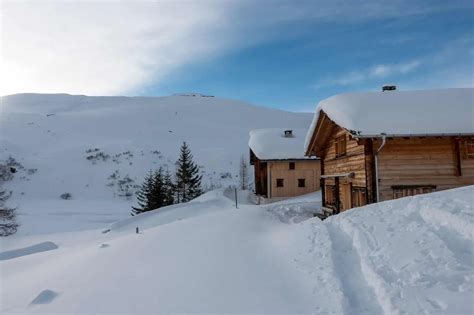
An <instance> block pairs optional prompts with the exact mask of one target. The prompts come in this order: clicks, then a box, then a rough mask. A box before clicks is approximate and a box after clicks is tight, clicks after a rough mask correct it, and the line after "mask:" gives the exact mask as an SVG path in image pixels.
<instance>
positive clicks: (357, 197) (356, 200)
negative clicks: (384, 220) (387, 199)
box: [351, 187, 367, 208]
mask: <svg viewBox="0 0 474 315" xmlns="http://www.w3.org/2000/svg"><path fill="white" fill-rule="evenodd" d="M366 196H367V194H366V189H365V188H364V187H352V195H351V199H352V207H353V208H355V207H361V206H365V205H366V204H367V197H366Z"/></svg>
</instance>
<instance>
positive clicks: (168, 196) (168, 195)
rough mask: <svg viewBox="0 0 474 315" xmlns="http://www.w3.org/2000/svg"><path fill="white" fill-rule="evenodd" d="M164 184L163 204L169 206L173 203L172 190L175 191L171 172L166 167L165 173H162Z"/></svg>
mask: <svg viewBox="0 0 474 315" xmlns="http://www.w3.org/2000/svg"><path fill="white" fill-rule="evenodd" d="M163 182H164V186H165V200H164V204H165V206H169V205H172V204H174V191H175V185H174V183H173V180H172V179H171V174H170V172H169V170H168V169H166V173H165V175H164V180H163Z"/></svg>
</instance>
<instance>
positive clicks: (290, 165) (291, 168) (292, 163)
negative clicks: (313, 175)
mask: <svg viewBox="0 0 474 315" xmlns="http://www.w3.org/2000/svg"><path fill="white" fill-rule="evenodd" d="M295 168H296V164H295V162H289V163H288V169H290V170H294V169H295Z"/></svg>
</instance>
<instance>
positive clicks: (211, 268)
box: [0, 186, 474, 314]
mask: <svg viewBox="0 0 474 315" xmlns="http://www.w3.org/2000/svg"><path fill="white" fill-rule="evenodd" d="M225 196H226V193H225V192H224V191H222V190H217V191H212V192H209V193H207V194H206V195H204V196H202V198H200V200H196V201H193V202H190V203H188V204H186V205H183V207H182V208H180V210H179V211H176V212H173V211H167V210H169V209H164V210H161V211H160V210H156V211H153V212H150V213H148V214H147V215H146V216H145V215H139V216H137V217H134V218H130V219H127V220H125V221H121V222H117V223H114V224H112V225H111V226H109V229H111V231H110V232H108V233H106V234H103V233H101V232H100V231H99V230H96V231H89V232H81V233H60V234H50V235H35V236H26V237H17V238H11V239H4V240H2V242H3V243H2V248H3V249H2V250H3V251H4V252H3V253H2V254H0V259H1V257H4V259H3V260H0V271H1V277H2V286H1V287H0V288H1V289H2V291H1V296H0V297H1V298H0V312H1V313H2V314H4V313H5V314H9V313H15V312H21V313H40V312H41V313H82V314H86V313H87V314H90V313H190V312H194V313H195V312H202V313H322V314H383V313H385V314H472V312H473V311H474V309H473V305H472V302H471V301H472V299H471V298H472V295H473V294H474V266H473V259H472V257H473V247H474V244H473V231H474V205H473V201H474V200H473V196H474V186H470V187H465V188H460V189H456V190H448V191H443V192H438V193H433V194H427V195H421V196H415V197H408V198H404V199H399V200H395V201H389V202H382V203H379V204H374V205H369V206H366V207H361V208H357V209H353V210H350V211H347V212H345V213H343V214H341V215H338V216H334V217H331V218H329V219H327V220H325V221H320V220H319V219H317V218H312V219H307V220H304V221H300V220H292V219H291V218H293V217H299V216H300V214H298V209H300V210H301V211H303V212H306V211H307V207H301V206H302V205H303V204H307V205H309V204H311V203H312V204H313V206H314V207H315V208H317V206H318V204H319V202H320V194H311V195H309V196H303V197H302V198H295V199H293V202H290V200H287V201H285V202H283V203H279V204H276V205H266V206H255V205H250V204H246V203H245V199H243V200H242V203H241V204H240V205H239V209H235V208H234V205H233V202H232V200H230V199H227V198H226V197H225ZM288 222H299V223H295V224H289V223H288ZM135 226H141V227H143V229H142V230H141V233H140V234H135V233H134V228H135ZM32 245H36V247H32ZM56 247H57V248H56ZM32 248H33V249H35V250H36V252H35V253H32V251H33V249H32ZM5 252H6V253H5ZM21 255H23V256H21Z"/></svg>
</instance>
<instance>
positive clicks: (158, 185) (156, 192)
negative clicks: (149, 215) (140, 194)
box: [150, 167, 166, 209]
mask: <svg viewBox="0 0 474 315" xmlns="http://www.w3.org/2000/svg"><path fill="white" fill-rule="evenodd" d="M165 200H166V186H165V179H164V175H163V168H162V167H160V168H159V169H158V170H157V171H155V173H154V174H153V185H152V188H151V194H150V207H152V209H158V208H161V207H163V206H166V202H165Z"/></svg>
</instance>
